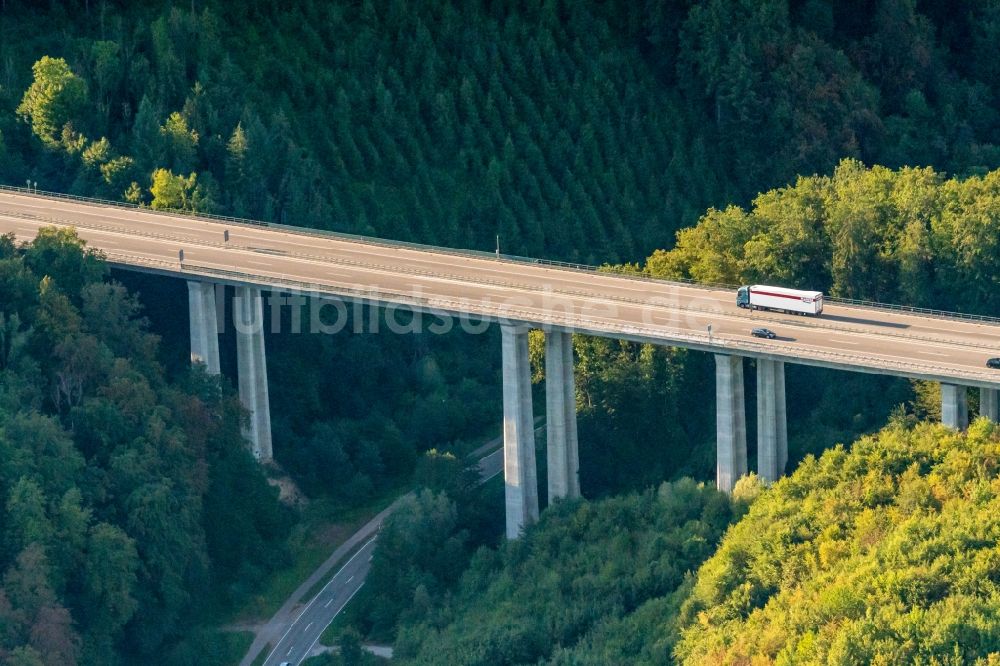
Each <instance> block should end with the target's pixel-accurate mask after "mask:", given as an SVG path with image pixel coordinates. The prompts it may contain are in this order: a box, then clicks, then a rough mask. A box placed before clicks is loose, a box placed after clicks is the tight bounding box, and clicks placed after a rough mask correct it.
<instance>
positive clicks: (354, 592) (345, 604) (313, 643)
mask: <svg viewBox="0 0 1000 666" xmlns="http://www.w3.org/2000/svg"><path fill="white" fill-rule="evenodd" d="M364 586H365V584H364V582H362V583H361V585H359V586H358V588H357V589H356V590H354V591H353V592H351V596H349V597H347V601H345V602H344V603H343V604H341V606H340V608H338V609H337V612H336V613H334V614H333V617H331V618H330V621H329V622H327V623H326V624H325V625H324V626H323V629H322V630H321V631H320V632H319V633H318V634H316V638H314V639H313V642H312V643H310V644H309V647H308V648H307V649H306V651H305V654H309V653H310V652H312V649H313V646H314V645H316V641H318V640H319V637H320V636H322V635H323V631H325V630H326V628H327V627H329V626H330V625H331V624H333V621H334V620H335V619H336V618H337V615H339V614H340V611H342V610H344V608H345V607H346V606H347V604H349V603H351V599H353V598H354V595H355V594H357V593H358V592H359V591H361V588H362V587H364Z"/></svg>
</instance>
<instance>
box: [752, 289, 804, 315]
mask: <svg viewBox="0 0 1000 666" xmlns="http://www.w3.org/2000/svg"><path fill="white" fill-rule="evenodd" d="M736 305H738V306H739V307H741V308H749V309H751V310H777V311H779V312H791V313H795V314H802V315H818V314H822V312H823V292H821V291H802V290H800V289H786V288H784V287H771V286H768V285H764V284H753V285H749V286H746V287H740V288H739V290H738V291H737V292H736Z"/></svg>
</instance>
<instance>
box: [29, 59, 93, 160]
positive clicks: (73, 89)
mask: <svg viewBox="0 0 1000 666" xmlns="http://www.w3.org/2000/svg"><path fill="white" fill-rule="evenodd" d="M32 72H33V73H34V77H35V78H34V81H33V82H32V84H31V87H29V88H28V90H27V91H25V93H24V97H23V98H22V100H21V103H20V105H18V107H17V113H18V115H20V116H21V117H22V118H23V119H24V120H25V121H26V122H29V123H31V131H32V132H33V133H34V134H35V136H37V137H38V138H39V139H41V140H42V143H44V144H45V145H46V146H48V147H49V148H56V147H58V146H59V145H60V142H61V138H62V136H63V132H64V130H65V128H66V127H67V125H69V124H70V123H72V122H73V121H74V120H76V119H78V118H79V117H80V114H81V113H82V112H83V110H84V109H83V105H84V103H85V102H86V96H87V86H86V83H85V82H84V81H83V79H81V78H80V77H78V76H77V75H76V74H74V73H73V71H72V70H71V69H70V68H69V65H68V64H67V63H66V61H65V60H64V59H63V58H50V57H48V56H43V57H42V58H41V59H40V60H39V61H38V62H36V63H35V65H34V66H33V67H32Z"/></svg>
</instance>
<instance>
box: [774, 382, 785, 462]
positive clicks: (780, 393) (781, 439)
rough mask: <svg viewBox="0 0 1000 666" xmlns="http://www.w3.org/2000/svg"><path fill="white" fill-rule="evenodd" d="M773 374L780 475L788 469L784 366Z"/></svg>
mask: <svg viewBox="0 0 1000 666" xmlns="http://www.w3.org/2000/svg"><path fill="white" fill-rule="evenodd" d="M778 365H780V366H781V367H780V368H778V370H777V371H776V372H775V375H774V379H775V382H774V386H775V398H774V404H775V408H776V414H777V417H778V474H779V475H782V474H784V473H785V471H786V470H787V469H788V405H787V403H786V402H785V364H784V363H783V362H780V363H779V364H778Z"/></svg>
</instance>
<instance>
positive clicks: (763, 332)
mask: <svg viewBox="0 0 1000 666" xmlns="http://www.w3.org/2000/svg"><path fill="white" fill-rule="evenodd" d="M750 335H752V336H753V337H755V338H767V339H768V340H774V338H776V337H777V336H776V335H775V334H774V331H772V330H771V329H769V328H755V329H753V330H752V331H750Z"/></svg>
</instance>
